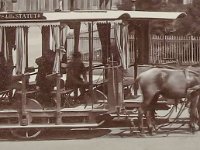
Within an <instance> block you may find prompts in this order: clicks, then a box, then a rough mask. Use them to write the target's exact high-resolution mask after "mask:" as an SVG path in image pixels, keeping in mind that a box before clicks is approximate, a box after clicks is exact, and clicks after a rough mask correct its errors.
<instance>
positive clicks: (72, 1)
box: [70, 0, 74, 11]
mask: <svg viewBox="0 0 200 150" xmlns="http://www.w3.org/2000/svg"><path fill="white" fill-rule="evenodd" d="M73 10H74V0H70V11H73Z"/></svg>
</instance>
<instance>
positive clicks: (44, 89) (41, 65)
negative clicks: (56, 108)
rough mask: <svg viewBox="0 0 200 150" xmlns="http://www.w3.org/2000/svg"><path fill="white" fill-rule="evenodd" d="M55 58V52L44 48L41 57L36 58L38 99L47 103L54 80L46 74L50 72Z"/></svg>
mask: <svg viewBox="0 0 200 150" xmlns="http://www.w3.org/2000/svg"><path fill="white" fill-rule="evenodd" d="M54 59H55V52H53V51H52V50H45V51H44V54H43V56H42V57H39V58H37V59H36V61H35V62H36V64H37V65H38V74H37V76H36V86H37V89H38V90H39V96H38V97H39V101H40V102H41V103H42V104H44V105H48V104H49V103H50V100H51V91H52V90H53V88H54V86H55V81H51V80H48V78H47V75H49V74H52V70H53V65H54Z"/></svg>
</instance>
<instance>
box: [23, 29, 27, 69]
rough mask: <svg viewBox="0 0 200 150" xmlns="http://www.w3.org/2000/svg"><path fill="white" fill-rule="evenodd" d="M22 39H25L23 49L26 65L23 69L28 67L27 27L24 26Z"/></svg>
mask: <svg viewBox="0 0 200 150" xmlns="http://www.w3.org/2000/svg"><path fill="white" fill-rule="evenodd" d="M24 34H25V35H24V37H25V38H24V39H25V46H26V47H25V51H26V67H25V70H26V69H27V68H28V27H25V28H24Z"/></svg>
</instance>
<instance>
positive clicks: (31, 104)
mask: <svg viewBox="0 0 200 150" xmlns="http://www.w3.org/2000/svg"><path fill="white" fill-rule="evenodd" d="M26 108H27V109H33V110H35V109H42V106H41V104H40V103H39V102H38V101H36V100H34V99H28V100H27V106H26ZM29 120H30V121H29V123H30V125H31V124H37V123H38V124H39V123H40V124H42V123H48V118H32V117H30V118H29ZM9 122H10V123H11V124H12V123H16V122H17V123H18V124H19V118H17V120H9ZM10 132H11V134H12V135H13V136H14V137H16V138H20V139H32V138H36V137H37V136H38V135H39V134H40V133H41V132H42V129H38V128H27V129H10Z"/></svg>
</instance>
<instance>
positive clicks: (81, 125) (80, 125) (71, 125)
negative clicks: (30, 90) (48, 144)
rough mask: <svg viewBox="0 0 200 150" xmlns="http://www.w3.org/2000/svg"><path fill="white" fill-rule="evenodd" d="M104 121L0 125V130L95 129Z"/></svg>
mask: <svg viewBox="0 0 200 150" xmlns="http://www.w3.org/2000/svg"><path fill="white" fill-rule="evenodd" d="M103 123H104V121H102V122H100V123H67V124H59V125H56V124H49V123H48V124H30V125H27V126H21V125H19V124H10V125H8V124H5V125H0V129H31V128H32V129H33V128H44V129H47V128H70V129H73V128H95V127H98V126H100V125H102V124H103Z"/></svg>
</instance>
